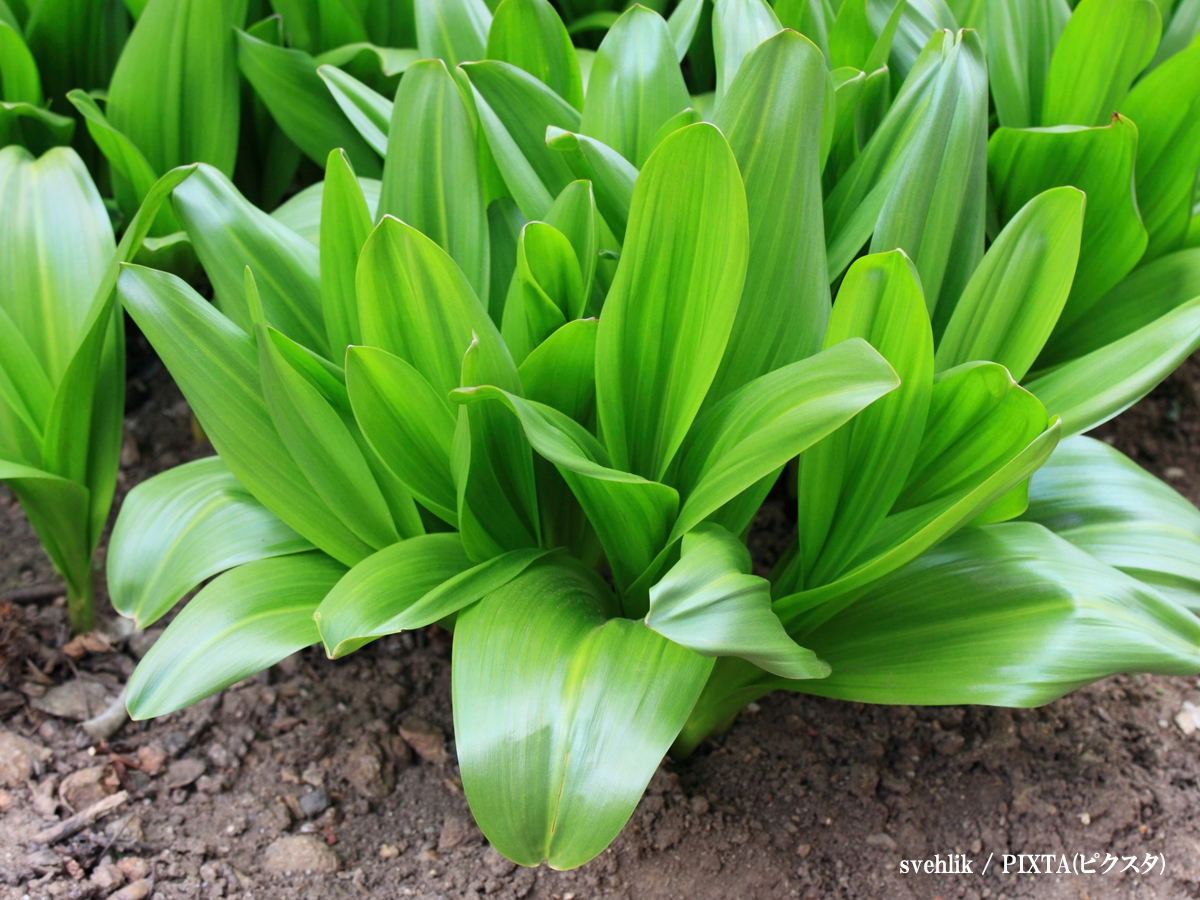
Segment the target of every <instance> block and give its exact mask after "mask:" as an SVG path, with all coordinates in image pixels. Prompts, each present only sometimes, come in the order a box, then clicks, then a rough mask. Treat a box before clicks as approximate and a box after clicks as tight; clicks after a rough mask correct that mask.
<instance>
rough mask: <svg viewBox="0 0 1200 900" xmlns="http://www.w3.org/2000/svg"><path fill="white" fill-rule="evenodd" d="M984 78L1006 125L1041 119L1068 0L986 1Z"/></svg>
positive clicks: (1034, 122)
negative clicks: (987, 79) (1051, 63)
mask: <svg viewBox="0 0 1200 900" xmlns="http://www.w3.org/2000/svg"><path fill="white" fill-rule="evenodd" d="M987 15H988V32H987V57H988V78H989V81H990V83H991V88H992V97H993V99H994V100H995V101H996V115H997V117H998V118H999V120H1000V124H1001V125H1002V126H1004V127H1005V128H1030V127H1032V126H1034V125H1038V124H1040V123H1041V121H1042V102H1043V98H1044V97H1045V95H1046V79H1047V77H1048V75H1049V72H1050V59H1051V57H1052V56H1053V54H1054V47H1055V45H1057V44H1058V38H1059V35H1061V34H1062V30H1063V28H1064V26H1066V24H1067V19H1069V18H1070V17H1071V7H1069V6H1068V5H1067V0H988V4H987Z"/></svg>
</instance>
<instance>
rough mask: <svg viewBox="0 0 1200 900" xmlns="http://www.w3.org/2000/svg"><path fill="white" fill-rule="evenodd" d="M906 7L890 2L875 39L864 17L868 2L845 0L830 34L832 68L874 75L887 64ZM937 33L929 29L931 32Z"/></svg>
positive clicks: (895, 1)
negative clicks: (850, 67)
mask: <svg viewBox="0 0 1200 900" xmlns="http://www.w3.org/2000/svg"><path fill="white" fill-rule="evenodd" d="M907 7H908V4H907V2H900V0H893V8H892V10H891V12H890V13H889V14H888V15H887V16H886V21H884V22H883V23H882V27H881V29H880V31H879V35H878V37H876V34H875V32H874V31H873V30H872V28H871V22H870V19H869V18H868V14H867V9H868V2H867V0H846V2H844V3H843V4H842V8H841V9H840V10H838V14H837V19H836V20H835V21H834V23H833V28H832V29H831V30H830V32H829V59H830V65H831V67H832V68H840V67H842V66H854V68H856V69H861V70H862V71H864V72H874V71H876V70H877V69H879V68H880V67H881V66H885V65H887V61H888V57H889V56H890V55H891V52H892V42H893V41H894V40H895V37H896V31H897V29H898V28H899V27H900V21H901V19H902V17H903V16H904V13H905V11H906V9H907ZM871 18H875V17H874V16H872V17H871ZM936 30H937V29H936V28H934V29H931V31H930V33H932V31H936ZM926 37H928V35H926ZM923 46H924V41H922V42H920V43H918V44H917V49H918V50H920V48H921V47H923Z"/></svg>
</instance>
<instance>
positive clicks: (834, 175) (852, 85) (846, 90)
mask: <svg viewBox="0 0 1200 900" xmlns="http://www.w3.org/2000/svg"><path fill="white" fill-rule="evenodd" d="M832 77H833V96H834V102H833V107H834V109H835V110H836V111H837V112H836V115H837V119H836V121H835V123H834V126H833V141H832V143H831V144H830V148H829V158H828V160H827V161H826V164H825V171H824V172H822V173H821V175H822V178H823V181H822V184H823V185H824V186H825V188H826V189H827V191H831V190H833V187H834V185H836V184H837V183H838V181H840V180H841V177H842V176H843V175H844V174H846V170H847V169H849V168H850V164H851V163H852V162H854V160H855V158H856V157H857V156H858V149H859V147H858V140H857V137H858V135H857V130H856V129H855V127H854V126H855V120H856V119H857V118H858V115H857V113H858V101H859V98H860V97H861V96H862V92H863V87H864V86H865V85H866V82H867V76H866V74H865V73H863V72H862V71H861V70H859V69H856V68H854V67H853V66H843V67H842V68H840V69H834V70H833V72H832Z"/></svg>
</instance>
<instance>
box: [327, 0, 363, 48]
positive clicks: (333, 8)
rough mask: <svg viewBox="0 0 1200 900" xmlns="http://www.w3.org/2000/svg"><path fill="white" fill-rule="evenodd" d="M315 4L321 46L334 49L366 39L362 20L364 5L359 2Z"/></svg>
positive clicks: (335, 0)
mask: <svg viewBox="0 0 1200 900" xmlns="http://www.w3.org/2000/svg"><path fill="white" fill-rule="evenodd" d="M316 3H317V18H318V19H319V21H320V23H321V44H322V46H325V47H336V46H338V45H341V44H350V43H354V42H355V41H365V40H366V39H367V29H366V27H365V26H364V25H363V20H362V13H363V9H362V8H363V7H364V6H365V5H366V4H365V3H363V2H361V0H316Z"/></svg>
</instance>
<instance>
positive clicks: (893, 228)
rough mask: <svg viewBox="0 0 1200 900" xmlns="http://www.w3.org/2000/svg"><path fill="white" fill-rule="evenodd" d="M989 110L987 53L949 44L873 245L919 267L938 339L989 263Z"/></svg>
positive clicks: (974, 41)
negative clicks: (897, 252) (984, 264)
mask: <svg viewBox="0 0 1200 900" xmlns="http://www.w3.org/2000/svg"><path fill="white" fill-rule="evenodd" d="M987 110H988V91H987V62H986V60H985V59H984V54H983V46H982V44H981V43H980V42H979V37H978V35H976V34H975V32H973V31H963V32H960V33H959V36H958V37H957V38H956V39H955V40H954V41H950V40H949V39H947V41H946V47H945V49H944V57H943V61H942V67H941V71H940V72H939V77H938V84H937V86H936V87H935V89H934V92H933V96H932V97H931V98H930V103H929V109H928V110H927V111H926V113H925V115H926V118H925V120H924V122H925V126H924V127H923V128H922V129H921V134H920V137H919V138H918V139H917V140H915V141H914V142H913V143H912V148H911V151H910V153H911V155H910V156H909V157H907V158H906V160H905V164H904V165H903V166H902V167H900V170H899V175H898V177H897V179H896V182H895V184H894V185H893V186H892V188H891V190H890V191H889V192H888V196H887V200H886V201H884V204H883V206H882V208H881V209H880V212H879V218H878V220H877V221H876V223H875V231H874V237H873V238H872V239H871V252H872V253H881V252H885V251H888V250H893V249H896V248H900V249H902V250H904V252H905V253H907V254H908V255H909V257H911V258H912V260H913V262H915V263H916V266H917V271H918V272H919V273H920V275H921V285H922V288H923V289H924V292H925V303H926V305H927V306H928V308H929V315H930V316H931V317H932V318H933V319H934V323H935V328H934V331H935V333H940V332H941V331H942V328H943V327H944V323H945V322H946V321H947V320H948V318H949V316H950V314H951V313H952V312H953V310H954V304H955V303H956V302H957V301H958V298H959V295H961V294H962V292H963V290H964V289H965V288H966V285H967V281H968V280H969V279H970V277H971V273H972V272H974V271H975V267H976V266H977V265H979V260H980V259H981V257H982V256H983V236H984V212H985V206H986V202H985V195H986V182H987ZM830 274H832V269H831V273H830Z"/></svg>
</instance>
